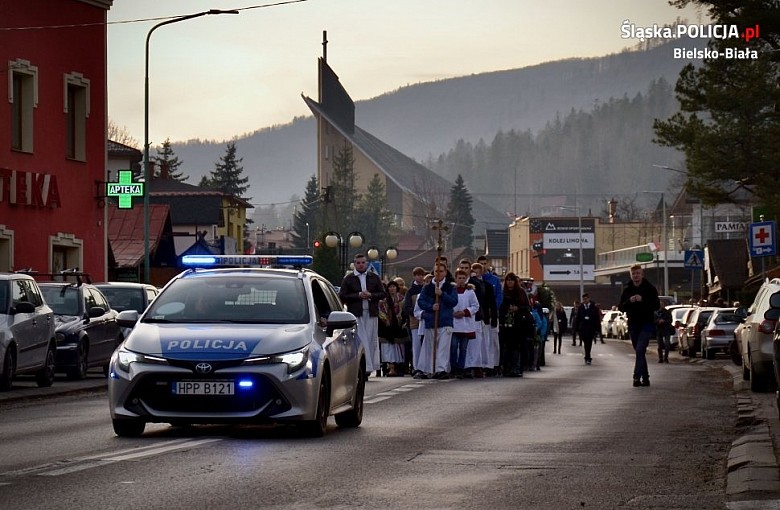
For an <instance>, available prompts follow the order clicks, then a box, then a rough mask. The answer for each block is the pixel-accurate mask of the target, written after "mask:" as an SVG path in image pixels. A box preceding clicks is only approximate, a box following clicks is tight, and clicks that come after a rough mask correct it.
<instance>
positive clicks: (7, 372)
mask: <svg viewBox="0 0 780 510" xmlns="http://www.w3.org/2000/svg"><path fill="white" fill-rule="evenodd" d="M15 371H16V363H15V362H14V354H13V353H12V352H11V348H10V347H9V348H7V349H6V350H5V357H4V358H3V373H2V375H0V391H8V390H10V389H11V386H12V385H13V380H14V372H15Z"/></svg>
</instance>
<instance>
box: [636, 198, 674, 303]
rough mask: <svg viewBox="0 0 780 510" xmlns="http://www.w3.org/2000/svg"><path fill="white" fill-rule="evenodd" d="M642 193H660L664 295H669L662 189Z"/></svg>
mask: <svg viewBox="0 0 780 510" xmlns="http://www.w3.org/2000/svg"><path fill="white" fill-rule="evenodd" d="M642 193H660V194H661V214H662V215H663V222H662V225H663V226H662V227H661V239H663V243H664V293H663V295H664V296H668V295H669V256H668V255H669V254H668V252H667V250H668V249H669V240H668V239H667V238H666V200H665V199H664V192H663V191H643V192H642Z"/></svg>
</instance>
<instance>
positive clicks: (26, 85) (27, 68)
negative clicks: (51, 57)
mask: <svg viewBox="0 0 780 510" xmlns="http://www.w3.org/2000/svg"><path fill="white" fill-rule="evenodd" d="M8 102H9V103H11V148H12V149H14V150H17V151H24V152H32V151H33V109H34V108H36V107H37V106H38V68H37V67H35V66H32V65H30V62H29V61H27V60H21V59H17V60H15V61H11V62H8Z"/></svg>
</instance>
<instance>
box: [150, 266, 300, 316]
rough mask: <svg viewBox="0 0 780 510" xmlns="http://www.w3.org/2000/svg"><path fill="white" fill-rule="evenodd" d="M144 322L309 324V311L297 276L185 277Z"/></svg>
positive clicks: (163, 295)
mask: <svg viewBox="0 0 780 510" xmlns="http://www.w3.org/2000/svg"><path fill="white" fill-rule="evenodd" d="M143 321H144V322H186V323H211V322H236V323H250V324H306V323H308V322H309V311H308V305H307V301H306V292H305V290H304V286H303V282H302V281H301V280H299V279H297V278H274V277H262V278H253V277H249V278H247V277H246V276H245V275H241V276H235V275H231V276H203V277H195V278H182V279H180V280H176V281H175V282H173V283H172V284H171V285H169V286H168V287H167V288H166V289H165V291H164V292H162V293H160V294H159V295H158V296H157V297H156V298H155V300H154V301H153V302H152V304H151V305H150V307H149V310H148V312H147V313H146V315H145V316H144V320H143Z"/></svg>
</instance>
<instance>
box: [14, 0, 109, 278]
mask: <svg viewBox="0 0 780 510" xmlns="http://www.w3.org/2000/svg"><path fill="white" fill-rule="evenodd" d="M111 5H112V0H25V1H24V2H2V4H0V27H1V28H2V29H3V30H0V66H3V68H4V69H5V72H4V73H0V74H2V76H3V79H2V80H0V89H2V90H3V94H2V96H0V97H3V100H2V101H0V271H10V270H17V269H21V268H32V269H33V270H36V271H40V272H55V271H59V270H61V269H67V268H72V267H79V268H81V269H82V270H83V271H86V272H88V273H90V274H91V275H92V277H93V279H95V280H103V279H105V277H106V261H107V245H106V210H105V203H104V199H103V198H102V196H103V195H105V193H104V189H105V185H104V184H103V181H104V180H105V177H104V176H105V169H106V138H107V137H106V126H107V111H106V110H107V109H106V88H107V87H106V19H107V13H108V9H110V8H111ZM9 28H11V29H12V30H9ZM6 98H7V100H6Z"/></svg>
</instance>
